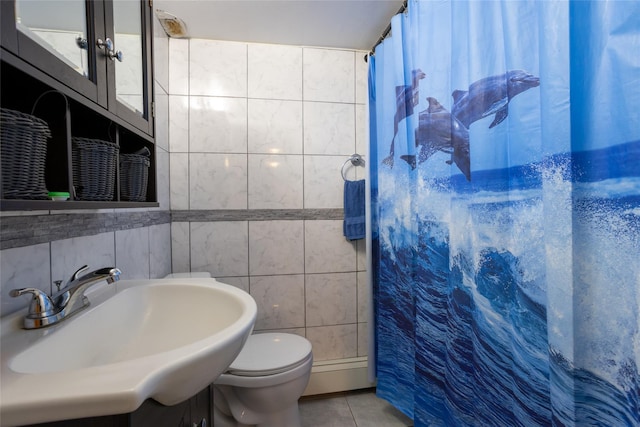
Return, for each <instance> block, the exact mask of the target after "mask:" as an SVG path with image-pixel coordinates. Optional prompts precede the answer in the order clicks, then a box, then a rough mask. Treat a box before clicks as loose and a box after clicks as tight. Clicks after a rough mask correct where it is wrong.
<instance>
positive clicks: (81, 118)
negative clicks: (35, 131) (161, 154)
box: [0, 0, 157, 210]
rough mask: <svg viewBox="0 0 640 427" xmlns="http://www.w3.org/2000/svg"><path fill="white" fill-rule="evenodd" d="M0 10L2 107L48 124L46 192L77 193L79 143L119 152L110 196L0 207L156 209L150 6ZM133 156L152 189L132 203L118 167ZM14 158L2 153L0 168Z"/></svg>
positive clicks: (92, 3)
mask: <svg viewBox="0 0 640 427" xmlns="http://www.w3.org/2000/svg"><path fill="white" fill-rule="evenodd" d="M0 8H1V10H0V24H1V29H0V36H1V39H0V44H1V46H2V48H1V50H0V61H1V67H2V69H1V70H0V73H1V74H0V78H1V92H2V97H1V98H0V103H1V106H2V108H3V109H7V110H11V111H12V112H13V111H17V112H21V113H26V114H30V115H33V116H35V117H38V118H40V119H43V120H44V121H45V122H46V123H47V124H48V126H49V129H50V132H51V138H50V139H49V140H48V141H47V147H46V167H45V172H44V174H45V183H46V189H47V190H48V191H64V192H69V193H71V194H72V195H73V194H74V190H76V191H75V194H77V193H78V188H74V171H75V172H77V169H78V168H76V167H74V160H73V150H74V139H75V138H85V139H93V140H97V141H105V142H106V143H110V144H115V146H116V147H117V152H118V155H117V157H116V159H115V162H114V163H115V173H114V174H113V176H110V177H109V178H108V180H109V184H112V185H113V187H114V191H113V196H112V197H110V198H99V201H95V200H92V199H91V198H87V197H81V198H82V199H83V200H80V201H78V200H74V201H67V202H52V201H47V200H27V199H30V197H23V198H21V197H20V196H18V198H14V196H11V197H12V198H11V199H8V198H6V197H5V198H4V199H2V201H1V202H0V203H1V206H0V208H1V209H2V210H31V209H83V208H86V209H96V208H118V207H150V206H157V203H156V200H157V197H156V188H155V176H156V172H155V145H154V135H153V131H154V119H153V67H152V34H153V33H152V28H151V22H152V16H151V5H150V2H149V1H142V0H126V1H121V0H120V1H112V0H64V1H62V0H60V1H58V0H42V1H34V0H15V1H2V2H0ZM3 135H4V134H3ZM3 144H4V143H3ZM136 152H144V153H145V155H148V157H149V167H148V174H147V175H148V184H147V190H146V194H145V195H143V196H142V197H138V198H134V199H132V198H131V197H130V196H128V193H127V192H123V188H121V185H122V184H121V183H122V182H123V178H125V176H124V175H122V174H123V171H122V170H121V168H120V164H121V161H122V159H123V158H124V157H123V156H122V155H123V154H125V155H126V154H131V153H136ZM7 153H8V154H7ZM10 154H11V152H10V150H5V145H3V150H2V152H0V155H2V156H3V157H2V160H3V165H4V164H5V161H8V160H7V159H8V157H7V156H8V155H10ZM5 170H6V168H5ZM95 175H98V173H96V174H95ZM76 181H77V180H76ZM111 181H113V182H111ZM75 184H76V187H77V186H78V183H77V182H76V183H75ZM9 185H11V184H9ZM3 186H4V187H5V188H4V190H6V187H7V184H6V182H5V179H4V177H3ZM2 194H3V195H4V196H6V195H7V192H6V191H3V193H2ZM87 200H91V201H87ZM132 200H133V201H132Z"/></svg>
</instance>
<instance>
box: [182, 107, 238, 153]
mask: <svg viewBox="0 0 640 427" xmlns="http://www.w3.org/2000/svg"><path fill="white" fill-rule="evenodd" d="M189 103H190V108H189V150H190V152H191V153H194V152H204V153H246V152H247V100H246V98H225V97H211V96H191V97H190V102H189Z"/></svg>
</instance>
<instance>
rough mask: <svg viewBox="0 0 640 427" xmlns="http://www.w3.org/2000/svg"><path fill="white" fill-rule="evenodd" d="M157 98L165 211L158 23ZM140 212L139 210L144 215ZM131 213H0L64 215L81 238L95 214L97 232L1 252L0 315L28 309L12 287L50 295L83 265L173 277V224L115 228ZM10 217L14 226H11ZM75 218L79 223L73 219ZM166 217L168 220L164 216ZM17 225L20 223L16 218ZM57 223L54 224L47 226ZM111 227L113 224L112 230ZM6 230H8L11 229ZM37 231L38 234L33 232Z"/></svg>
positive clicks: (163, 72)
mask: <svg viewBox="0 0 640 427" xmlns="http://www.w3.org/2000/svg"><path fill="white" fill-rule="evenodd" d="M155 29H156V32H155V37H154V55H155V63H156V69H155V76H154V77H155V95H156V103H157V106H156V125H157V129H156V132H157V135H156V143H157V146H156V159H157V166H156V169H157V174H158V176H157V188H158V200H159V202H160V207H159V208H154V209H144V210H154V211H168V210H169V153H168V118H167V117H168V86H169V83H168V76H169V72H168V69H169V63H168V52H169V41H168V38H167V37H166V35H165V34H164V32H163V31H162V29H161V27H160V25H159V24H157V23H156V25H155ZM144 210H143V211H144ZM132 211H135V210H131V209H118V210H100V211H86V210H83V211H30V212H2V213H1V214H0V215H1V217H0V221H5V224H6V223H9V222H10V223H12V224H15V219H16V218H15V217H18V218H24V219H25V223H28V222H29V221H32V220H34V218H36V217H40V219H35V222H36V223H40V222H45V223H46V222H47V221H46V220H45V218H44V216H46V217H50V216H53V215H65V221H67V222H68V226H67V227H68V229H67V234H68V235H69V236H71V235H77V234H79V233H78V232H77V231H78V230H75V229H74V228H77V227H79V226H81V225H79V224H80V223H81V221H80V218H82V219H84V218H85V217H86V216H87V214H95V221H93V223H94V224H95V230H96V231H95V232H92V231H87V230H82V232H81V233H80V234H82V235H81V236H80V237H72V238H65V239H60V240H55V241H50V242H47V243H41V244H35V245H25V246H15V245H14V247H11V248H8V249H3V250H2V251H0V315H5V314H9V313H12V312H14V311H16V310H18V309H21V308H23V307H25V306H26V305H28V304H29V301H30V298H29V297H28V296H21V297H18V298H11V297H9V296H8V293H9V290H11V289H13V288H22V287H35V288H38V289H41V290H43V291H46V292H47V293H51V292H53V291H54V290H55V287H54V285H53V281H55V280H63V281H66V280H67V279H69V277H70V276H71V274H73V272H74V271H75V270H77V269H78V268H79V267H81V266H82V265H85V264H88V265H89V266H90V267H92V268H100V267H106V266H113V265H115V266H117V267H118V268H120V269H121V270H122V273H123V274H122V278H123V279H141V278H156V277H164V276H165V275H167V274H168V273H170V272H171V237H170V233H171V225H170V223H169V222H168V221H165V223H160V224H154V225H149V226H143V227H138V228H133V227H135V225H132V226H131V227H129V226H124V227H114V226H112V225H113V223H117V221H113V218H114V216H117V215H127V214H130V213H131V212H132ZM8 217H14V218H11V219H12V221H9V220H8V219H7V218H8ZM76 217H77V218H78V221H76V220H75V218H76ZM167 217H168V215H167ZM18 221H19V219H18ZM49 222H56V221H49ZM110 224H111V225H110ZM105 230H106V231H105ZM9 231H10V230H9ZM35 232H37V230H36V231H35Z"/></svg>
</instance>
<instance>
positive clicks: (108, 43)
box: [96, 37, 113, 52]
mask: <svg viewBox="0 0 640 427" xmlns="http://www.w3.org/2000/svg"><path fill="white" fill-rule="evenodd" d="M96 46H98V47H99V48H100V49H105V50H106V51H107V52H109V51H112V50H113V40H111V39H110V38H109V37H107V38H106V40H102V39H98V40H97V41H96Z"/></svg>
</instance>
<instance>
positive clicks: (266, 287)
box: [250, 274, 305, 330]
mask: <svg viewBox="0 0 640 427" xmlns="http://www.w3.org/2000/svg"><path fill="white" fill-rule="evenodd" d="M250 288H251V296H252V297H253V298H254V299H255V301H256V304H257V306H258V317H257V319H256V325H255V329H256V330H261V329H282V328H297V327H304V324H305V323H304V322H305V320H304V275H301V274H298V275H288V276H253V277H251V279H250Z"/></svg>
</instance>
